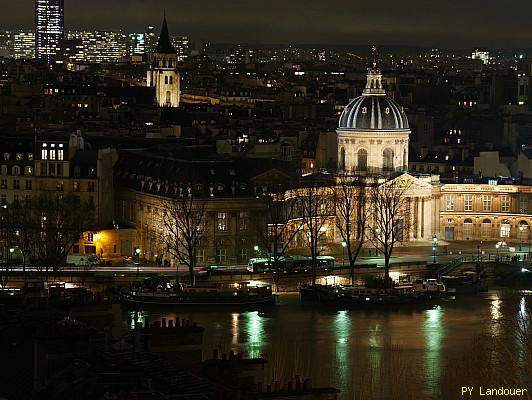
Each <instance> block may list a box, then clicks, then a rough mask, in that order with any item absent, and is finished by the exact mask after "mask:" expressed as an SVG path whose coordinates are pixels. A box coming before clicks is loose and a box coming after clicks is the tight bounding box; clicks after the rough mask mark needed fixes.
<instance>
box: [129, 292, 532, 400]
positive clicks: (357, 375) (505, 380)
mask: <svg viewBox="0 0 532 400" xmlns="http://www.w3.org/2000/svg"><path fill="white" fill-rule="evenodd" d="M531 307H532V293H531V292H521V293H514V294H506V293H501V292H489V293H485V294H482V295H479V296H467V297H463V298H460V299H455V300H451V301H442V302H441V303H440V305H438V306H434V307H433V308H429V307H426V308H409V309H385V310H383V309H379V310H350V311H338V310H330V309H329V310H327V309H323V308H320V307H318V306H315V305H312V304H301V302H300V300H299V296H298V295H296V294H285V295H282V296H281V297H280V303H279V304H278V305H277V306H272V307H269V308H267V309H264V310H262V311H238V312H236V311H231V310H225V309H208V310H205V309H202V310H199V309H195V310H194V309H187V310H171V311H170V310H160V311H155V310H151V311H144V310H140V309H139V310H136V311H131V310H130V311H127V312H126V313H125V315H124V321H127V322H124V323H125V324H130V325H131V324H132V323H133V322H132V321H133V320H138V321H142V320H143V319H144V318H145V317H147V316H148V317H149V319H150V321H155V320H157V319H160V318H162V317H165V318H167V319H175V318H176V317H179V318H187V319H190V320H192V321H196V322H197V323H198V325H200V326H203V327H205V329H206V330H205V335H204V346H203V349H204V351H203V353H204V358H205V357H210V356H211V354H212V350H213V349H219V350H220V353H221V352H226V353H228V352H229V350H231V349H232V350H235V351H242V352H244V354H245V356H247V357H263V358H265V359H267V360H268V365H267V369H266V376H265V384H267V383H273V381H275V380H280V381H281V383H283V382H286V381H288V380H289V379H290V378H291V377H293V376H295V375H300V376H301V377H303V378H305V377H309V378H310V379H311V382H312V385H313V386H334V387H337V388H339V389H341V390H342V392H341V394H340V397H339V398H340V399H364V400H366V399H368V400H373V399H375V400H377V399H379V400H380V399H450V398H460V388H461V386H467V385H469V386H472V385H482V386H490V387H491V386H494V385H496V384H499V383H500V384H501V385H503V384H504V385H506V387H508V385H514V386H515V385H521V386H522V387H528V388H529V389H528V390H529V393H530V392H532V390H531V389H532V387H531V384H532V382H531V375H530V371H531V370H532V365H531V362H532V357H531V353H530V351H531V349H530V347H528V348H526V343H527V342H526V340H527V339H526V338H525V337H523V334H524V335H528V346H530V343H532V340H531V339H532V335H531V328H532V327H531V324H532V323H531V321H530V316H531V315H532V313H531ZM506 350H508V351H506ZM490 363H491V365H490ZM499 381H500V382H499ZM527 385H528V386H527ZM525 398H526V397H525Z"/></svg>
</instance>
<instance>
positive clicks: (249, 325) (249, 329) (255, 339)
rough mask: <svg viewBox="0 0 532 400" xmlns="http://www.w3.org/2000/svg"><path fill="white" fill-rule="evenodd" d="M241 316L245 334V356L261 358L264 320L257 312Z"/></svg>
mask: <svg viewBox="0 0 532 400" xmlns="http://www.w3.org/2000/svg"><path fill="white" fill-rule="evenodd" d="M241 316H242V319H243V321H244V329H245V332H246V334H247V340H246V342H245V350H246V355H247V357H251V358H255V357H261V356H262V348H263V344H264V338H265V333H264V319H263V318H262V317H261V316H260V315H259V312H258V311H251V312H246V313H244V314H242V315H241Z"/></svg>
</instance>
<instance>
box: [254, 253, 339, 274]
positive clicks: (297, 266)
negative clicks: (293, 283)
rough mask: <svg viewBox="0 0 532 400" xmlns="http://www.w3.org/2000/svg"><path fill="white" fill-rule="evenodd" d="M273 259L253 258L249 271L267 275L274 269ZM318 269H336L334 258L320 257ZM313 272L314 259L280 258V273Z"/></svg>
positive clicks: (301, 257) (298, 257)
mask: <svg viewBox="0 0 532 400" xmlns="http://www.w3.org/2000/svg"><path fill="white" fill-rule="evenodd" d="M273 262H274V260H273V257H272V258H270V259H268V258H252V259H250V260H249V263H248V266H247V270H248V271H249V272H253V273H266V272H269V271H270V268H272V269H273V268H274V267H273ZM317 262H318V269H319V270H327V269H331V268H334V257H331V256H318V258H317ZM311 270H312V258H311V257H305V256H286V257H285V256H283V257H280V258H279V271H281V272H284V273H288V272H308V271H311Z"/></svg>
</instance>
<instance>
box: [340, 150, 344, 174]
mask: <svg viewBox="0 0 532 400" xmlns="http://www.w3.org/2000/svg"><path fill="white" fill-rule="evenodd" d="M340 169H341V170H342V171H345V149H344V148H343V147H342V148H341V149H340Z"/></svg>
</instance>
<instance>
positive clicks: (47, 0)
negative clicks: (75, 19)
mask: <svg viewBox="0 0 532 400" xmlns="http://www.w3.org/2000/svg"><path fill="white" fill-rule="evenodd" d="M64 25H65V10H64V1H63V0H36V1H35V55H36V57H37V58H38V59H39V60H45V61H46V62H47V63H48V64H50V63H51V62H52V61H53V58H54V56H55V54H56V48H57V45H58V44H59V42H60V41H61V40H62V39H63V37H64Z"/></svg>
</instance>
